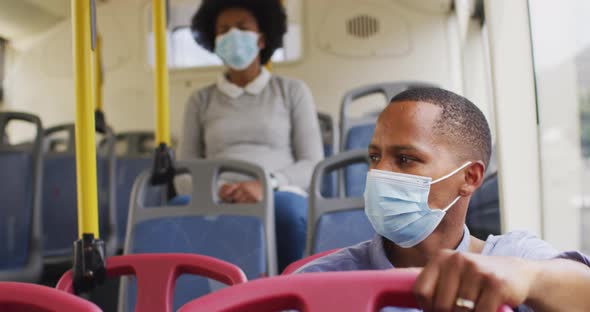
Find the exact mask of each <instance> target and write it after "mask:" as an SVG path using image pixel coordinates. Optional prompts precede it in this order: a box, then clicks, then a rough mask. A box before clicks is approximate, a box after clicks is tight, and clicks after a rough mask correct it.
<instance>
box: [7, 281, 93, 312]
mask: <svg viewBox="0 0 590 312" xmlns="http://www.w3.org/2000/svg"><path fill="white" fill-rule="evenodd" d="M0 311H34V312H55V311H76V312H100V311H101V310H100V308H99V307H97V306H96V305H95V304H94V303H92V302H90V301H86V300H84V299H81V298H78V297H76V296H74V295H71V294H68V293H66V292H63V291H60V290H57V289H54V288H51V287H47V286H40V285H35V284H29V283H11V282H4V283H0Z"/></svg>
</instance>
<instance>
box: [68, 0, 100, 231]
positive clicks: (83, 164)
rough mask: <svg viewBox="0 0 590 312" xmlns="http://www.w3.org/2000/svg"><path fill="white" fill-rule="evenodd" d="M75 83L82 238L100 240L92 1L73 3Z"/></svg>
mask: <svg viewBox="0 0 590 312" xmlns="http://www.w3.org/2000/svg"><path fill="white" fill-rule="evenodd" d="M71 5H72V32H73V50H74V83H75V88H76V174H77V182H78V183H77V192H78V236H79V237H80V239H82V234H94V238H95V239H98V237H99V232H98V196H97V183H96V145H95V144H96V143H95V133H94V131H95V126H94V106H93V105H92V104H93V103H92V75H91V39H90V0H72V2H71Z"/></svg>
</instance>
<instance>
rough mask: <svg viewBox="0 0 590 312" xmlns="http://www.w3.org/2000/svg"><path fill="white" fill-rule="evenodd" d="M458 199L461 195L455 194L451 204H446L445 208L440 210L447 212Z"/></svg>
mask: <svg viewBox="0 0 590 312" xmlns="http://www.w3.org/2000/svg"><path fill="white" fill-rule="evenodd" d="M459 199H461V195H459V196H457V198H455V200H453V201H452V202H451V204H450V205H448V206H447V208H445V209H442V211H443V212H447V210H449V209H451V207H453V206H454V205H455V204H456V203H457V202H458V201H459Z"/></svg>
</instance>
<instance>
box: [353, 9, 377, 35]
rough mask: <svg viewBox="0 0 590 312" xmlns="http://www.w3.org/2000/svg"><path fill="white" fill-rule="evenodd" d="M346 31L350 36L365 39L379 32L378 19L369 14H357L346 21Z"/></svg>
mask: <svg viewBox="0 0 590 312" xmlns="http://www.w3.org/2000/svg"><path fill="white" fill-rule="evenodd" d="M346 31H347V33H348V34H349V35H351V36H354V37H357V38H361V39H366V38H369V37H372V36H374V35H376V34H377V33H378V32H379V20H378V19H377V18H376V17H374V16H370V15H365V14H363V15H357V16H355V17H353V18H351V19H349V20H348V21H346Z"/></svg>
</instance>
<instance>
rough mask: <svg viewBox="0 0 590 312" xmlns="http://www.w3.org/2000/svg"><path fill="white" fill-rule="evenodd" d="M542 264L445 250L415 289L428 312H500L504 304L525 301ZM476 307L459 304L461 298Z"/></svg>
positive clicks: (419, 277)
mask: <svg viewBox="0 0 590 312" xmlns="http://www.w3.org/2000/svg"><path fill="white" fill-rule="evenodd" d="M537 269H538V266H537V265H535V262H529V261H526V260H523V259H519V258H511V257H490V256H482V255H478V254H471V253H460V252H455V251H450V250H441V251H440V252H439V254H438V255H437V256H436V257H434V258H433V259H431V260H430V261H429V262H428V264H427V265H426V267H424V269H423V270H422V272H421V273H420V275H419V276H418V279H417V280H416V285H415V286H414V291H415V293H416V298H417V300H418V304H419V305H420V307H421V308H422V309H424V310H425V311H461V312H462V311H476V312H496V311H497V310H498V308H499V307H500V306H502V305H503V304H506V305H509V306H511V307H516V306H518V305H520V304H522V303H524V302H525V301H526V300H527V298H528V297H529V292H530V291H531V288H532V286H533V283H534V282H535V279H536V276H537V273H538V271H537ZM459 298H460V299H464V300H467V301H471V302H473V303H474V308H473V309H470V308H467V307H459V306H457V299H459Z"/></svg>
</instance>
